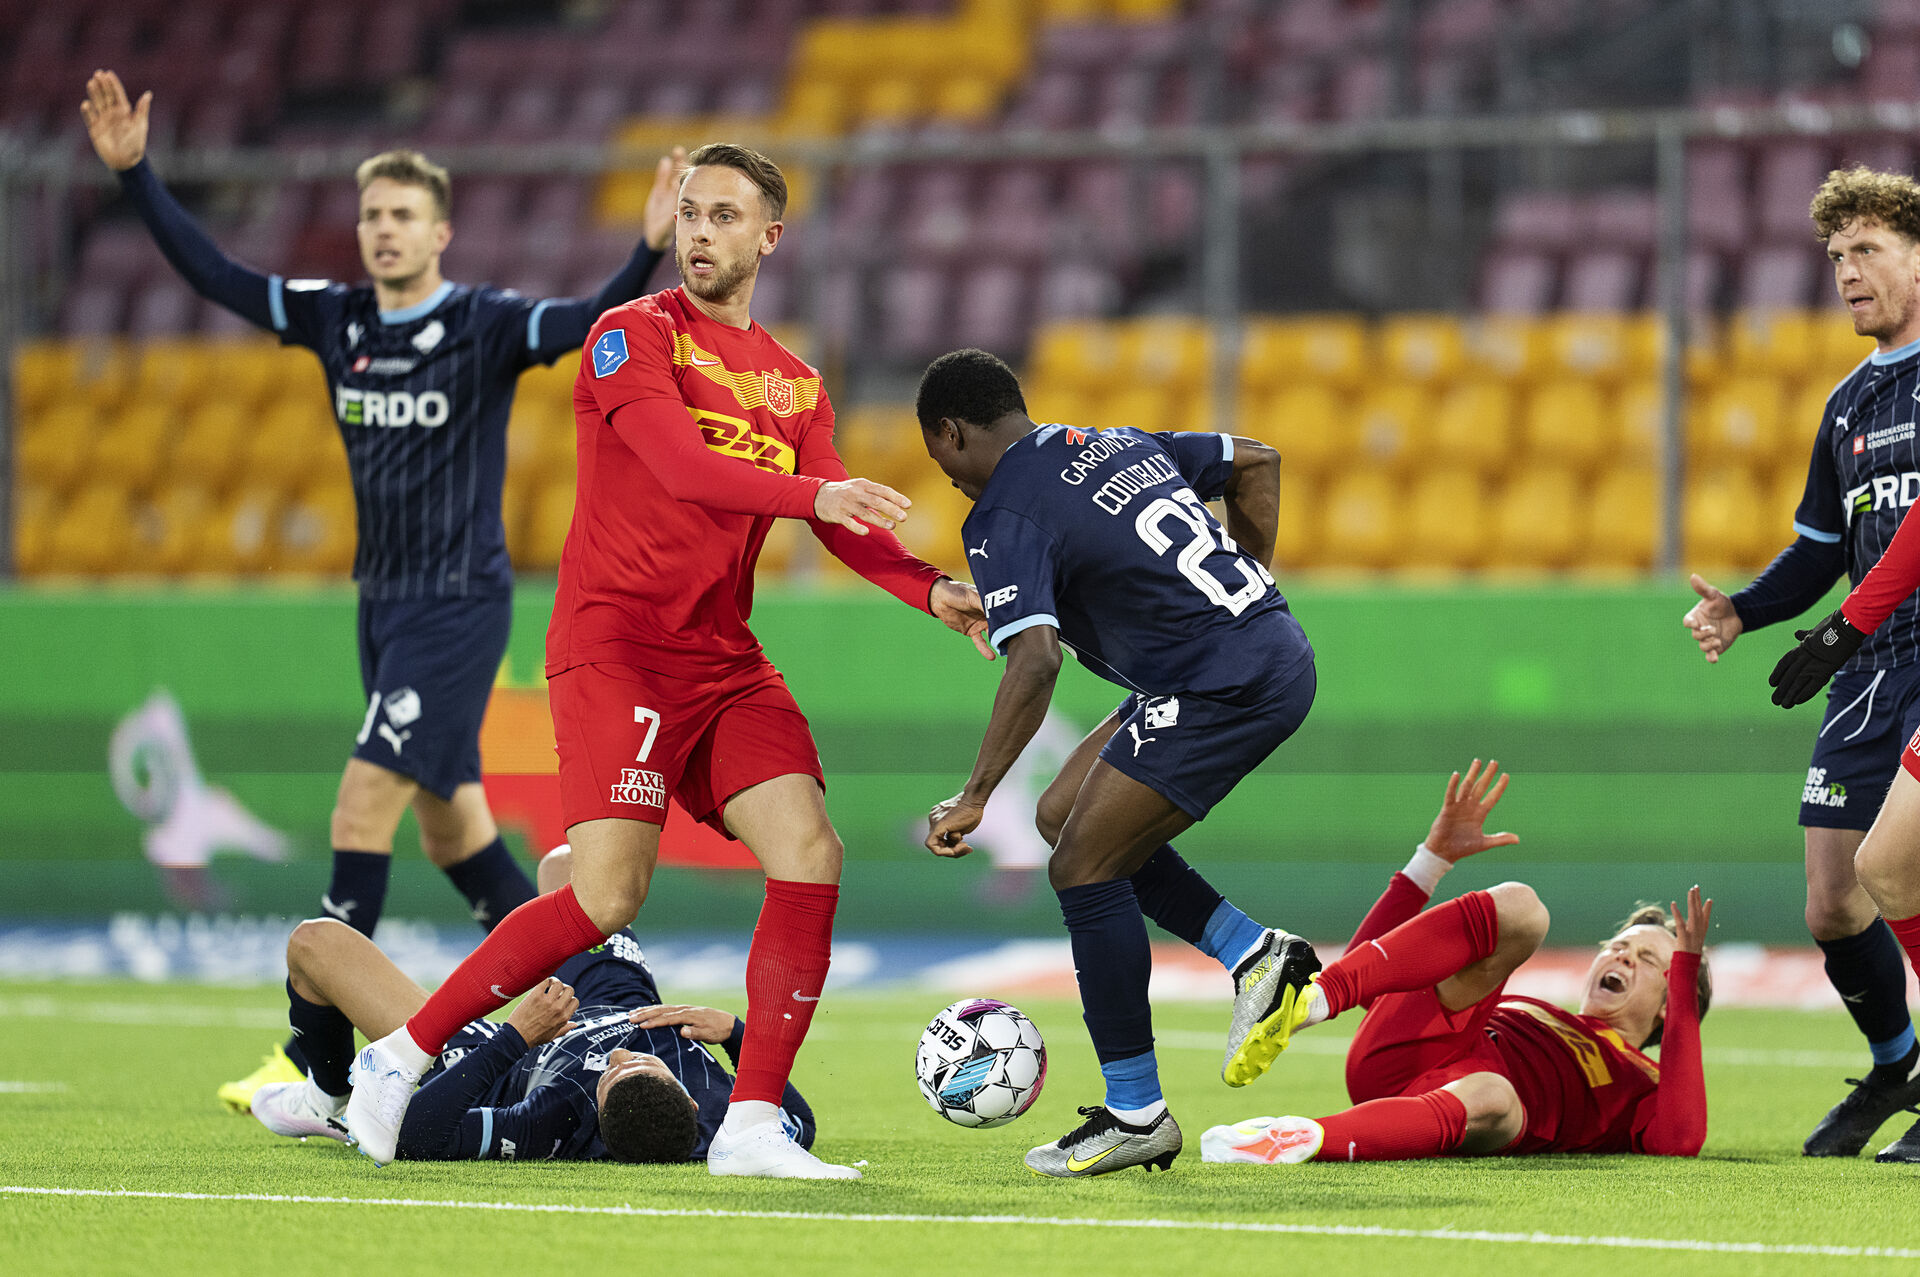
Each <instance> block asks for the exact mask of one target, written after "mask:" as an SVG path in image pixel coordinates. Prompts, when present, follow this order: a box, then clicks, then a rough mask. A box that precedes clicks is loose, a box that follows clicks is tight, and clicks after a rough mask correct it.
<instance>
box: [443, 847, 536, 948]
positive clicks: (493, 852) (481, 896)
mask: <svg viewBox="0 0 1920 1277" xmlns="http://www.w3.org/2000/svg"><path fill="white" fill-rule="evenodd" d="M447 877H448V879H449V880H451V881H452V883H453V885H454V886H455V887H457V888H459V891H460V894H461V895H463V896H465V897H466V898H467V905H468V907H469V908H471V909H472V910H473V920H474V921H475V922H477V923H479V924H480V925H481V926H482V927H484V928H486V929H487V930H488V931H492V930H493V924H494V923H496V922H498V921H500V919H502V918H504V917H506V916H507V915H508V914H510V913H512V912H513V911H514V910H515V909H518V908H519V907H520V906H521V905H523V904H525V903H527V901H529V900H531V899H533V898H534V896H535V895H537V894H538V893H537V892H536V891H535V890H534V887H533V880H532V879H530V878H528V877H527V871H526V870H524V869H522V868H521V867H520V862H519V861H517V860H515V859H514V858H513V853H512V852H510V851H508V850H507V844H506V843H505V842H504V841H503V840H502V839H500V838H495V839H494V840H493V841H492V842H490V843H488V844H487V845H486V846H484V847H482V848H481V849H480V850H479V851H477V852H475V853H474V854H473V855H471V856H469V857H467V858H466V859H465V860H463V861H461V862H460V863H459V864H457V865H452V866H450V867H448V869H447Z"/></svg>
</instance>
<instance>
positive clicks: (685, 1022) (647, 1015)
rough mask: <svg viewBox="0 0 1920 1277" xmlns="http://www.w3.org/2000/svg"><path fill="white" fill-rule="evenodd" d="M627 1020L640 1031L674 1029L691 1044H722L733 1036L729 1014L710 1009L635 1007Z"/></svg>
mask: <svg viewBox="0 0 1920 1277" xmlns="http://www.w3.org/2000/svg"><path fill="white" fill-rule="evenodd" d="M627 1020H628V1022H629V1023H631V1024H637V1025H639V1026H640V1027H641V1028H643V1029H671V1028H676V1027H677V1028H678V1029H679V1030H680V1036H681V1037H683V1038H686V1039H688V1040H689V1041H693V1042H725V1041H726V1040H727V1039H728V1038H730V1037H732V1036H733V1015H732V1013H730V1012H727V1011H716V1010H714V1009H713V1008H712V1007H689V1006H671V1007H667V1006H660V1007H635V1008H634V1009H633V1013H632V1014H631V1015H629V1016H628V1017H627Z"/></svg>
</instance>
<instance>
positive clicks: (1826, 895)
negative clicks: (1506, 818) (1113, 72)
mask: <svg viewBox="0 0 1920 1277" xmlns="http://www.w3.org/2000/svg"><path fill="white" fill-rule="evenodd" d="M1812 216H1813V229H1814V233H1815V234H1816V235H1817V236H1818V237H1819V238H1820V239H1821V240H1822V241H1824V243H1825V244H1826V248H1827V256H1828V257H1829V258H1830V259H1831V260H1832V262H1833V279H1834V284H1835V286H1836V287H1837V289H1838V290H1839V293H1840V297H1841V300H1842V301H1844V302H1845V303H1846V306H1847V310H1848V311H1849V313H1850V314H1851V315H1852V317H1853V330H1854V331H1855V332H1857V333H1859V334H1861V335H1862V336H1866V337H1872V338H1874V339H1875V343H1876V346H1877V349H1875V350H1874V352H1873V353H1872V354H1871V355H1869V356H1868V357H1867V359H1866V361H1865V362H1864V363H1862V364H1861V365H1860V366H1859V367H1858V368H1856V369H1854V370H1853V372H1852V373H1851V374H1850V375H1849V376H1848V377H1847V379H1846V380H1844V381H1842V382H1841V383H1840V384H1839V385H1838V386H1836V387H1834V390H1833V393H1832V394H1831V395H1829V396H1827V403H1826V408H1825V409H1824V410H1823V411H1822V413H1821V418H1820V429H1819V433H1818V434H1817V435H1816V436H1815V438H1814V443H1813V456H1812V460H1811V462H1810V464H1809V466H1808V469H1807V487H1806V493H1805V495H1804V496H1802V497H1801V499H1800V505H1799V508H1798V509H1797V510H1795V511H1794V516H1793V527H1794V531H1795V532H1796V533H1798V534H1799V537H1798V539H1797V540H1796V541H1795V542H1794V543H1793V544H1792V545H1790V546H1788V547H1787V548H1786V549H1785V550H1783V551H1781V553H1780V555H1779V557H1777V558H1776V559H1774V561H1773V562H1772V563H1771V564H1769V565H1768V566H1767V569H1766V571H1764V572H1762V573H1761V574H1760V575H1759V577H1757V578H1756V579H1755V580H1754V581H1753V583H1752V584H1750V585H1748V586H1747V587H1746V588H1745V589H1743V590H1741V591H1740V592H1739V593H1738V594H1735V595H1733V596H1732V597H1731V598H1729V597H1728V596H1727V595H1725V594H1722V593H1721V592H1720V591H1718V590H1716V589H1714V588H1713V587H1712V586H1710V585H1708V584H1707V583H1706V582H1705V581H1703V580H1701V579H1700V578H1699V577H1697V576H1696V577H1695V578H1694V579H1693V582H1694V589H1695V590H1696V591H1697V592H1699V594H1700V595H1701V600H1700V602H1699V603H1697V604H1695V605H1694V607H1693V608H1692V610H1691V611H1689V612H1688V613H1687V614H1686V617H1685V624H1686V625H1687V627H1688V630H1689V631H1690V632H1691V634H1692V635H1693V637H1694V639H1695V640H1696V641H1697V642H1698V643H1699V645H1700V650H1701V651H1702V652H1703V653H1705V654H1706V658H1707V660H1709V661H1718V660H1719V659H1720V655H1721V653H1723V652H1725V651H1726V650H1727V649H1728V648H1730V647H1731V646H1732V645H1733V643H1734V641H1735V640H1736V639H1738V638H1739V637H1740V635H1741V634H1742V633H1744V632H1745V631H1747V630H1751V629H1757V628H1758V627H1760V626H1762V625H1771V624H1773V623H1774V622H1775V621H1784V620H1786V619H1788V618H1789V617H1794V616H1798V615H1800V614H1801V613H1802V612H1804V611H1806V610H1807V609H1808V608H1810V607H1812V606H1813V605H1814V604H1815V603H1817V602H1819V601H1820V599H1821V598H1822V597H1823V596H1824V595H1825V594H1826V592H1827V591H1828V590H1829V589H1830V588H1832V586H1833V583H1834V582H1835V581H1836V580H1838V579H1839V578H1840V576H1841V575H1842V574H1843V573H1844V574H1846V575H1848V576H1849V577H1851V578H1852V580H1853V582H1854V583H1855V584H1858V583H1859V582H1860V581H1861V579H1862V578H1864V577H1865V576H1866V574H1867V571H1868V569H1870V568H1872V567H1873V565H1874V564H1875V563H1876V562H1877V561H1878V560H1879V558H1880V556H1881V554H1882V552H1883V551H1885V550H1886V548H1887V546H1888V543H1889V542H1891V541H1892V539H1893V536H1894V533H1895V530H1896V529H1897V528H1898V527H1899V525H1900V518H1901V514H1902V512H1903V511H1904V509H1905V508H1906V504H1907V503H1908V502H1910V501H1911V493H1912V491H1913V487H1912V485H1913V483H1914V482H1915V481H1916V480H1920V440H1916V439H1915V437H1914V433H1913V429H1912V423H1913V400H1914V396H1915V394H1916V393H1920V183H1916V182H1915V181H1914V180H1913V178H1911V177H1909V176H1907V175H1905V174H1903V173H1876V172H1874V171H1872V170H1870V169H1865V168H1854V169H1849V170H1847V171H1845V172H1836V173H1833V174H1831V175H1829V176H1828V178H1827V180H1826V182H1825V183H1824V184H1823V185H1822V186H1821V187H1820V190H1819V191H1818V192H1817V193H1816V194H1815V195H1814V197H1813V206H1812ZM1903 494H1905V495H1903ZM1818 628H1821V629H1824V628H1825V627H1824V626H1822V627H1818ZM1916 639H1920V601H1916V600H1908V601H1906V602H1903V603H1901V604H1900V606H1899V607H1898V608H1897V609H1896V610H1895V611H1894V612H1893V613H1892V614H1891V615H1890V616H1889V618H1888V623H1887V624H1884V625H1882V626H1880V627H1879V629H1878V631H1877V633H1876V634H1875V635H1874V638H1873V640H1872V641H1871V642H1869V643H1866V644H1865V645H1864V646H1860V647H1858V648H1857V650H1855V651H1852V652H1849V654H1848V655H1849V658H1850V659H1849V660H1848V661H1847V662H1846V667H1845V669H1843V670H1842V671H1841V672H1840V675H1839V677H1838V678H1836V679H1835V680H1834V683H1833V689H1832V691H1831V692H1829V693H1828V695H1827V706H1826V713H1825V715H1824V717H1823V720H1822V722H1821V724H1820V734H1819V736H1818V738H1817V739H1816V740H1815V742H1814V747H1813V758H1812V763H1811V766H1810V767H1809V768H1808V770H1807V778H1806V783H1805V786H1804V787H1803V789H1802V790H1801V799H1800V823H1801V824H1802V825H1804V826H1805V827H1806V831H1807V835H1806V843H1807V928H1808V930H1809V931H1811V932H1812V933H1813V939H1814V942H1815V943H1816V944H1818V945H1819V946H1820V951H1821V953H1822V955H1824V957H1825V959H1826V968H1827V978H1828V980H1830V981H1831V982H1832V984H1833V987H1834V991H1835V992H1837V993H1838V994H1839V995H1840V997H1841V1000H1842V1001H1843V1003H1844V1004H1845V1006H1846V1008H1847V1011H1848V1012H1849V1013H1850V1014H1851V1015H1852V1016H1853V1020H1854V1023H1855V1025H1857V1026H1858V1028H1859V1029H1860V1032H1861V1034H1862V1035H1863V1036H1864V1037H1865V1038H1866V1039H1867V1043H1868V1049H1869V1050H1870V1051H1871V1052H1872V1056H1873V1067H1872V1069H1871V1070H1869V1071H1868V1072H1867V1074H1866V1076H1865V1077H1863V1078H1849V1079H1848V1082H1849V1084H1850V1085H1852V1087H1853V1090H1852V1091H1851V1092H1850V1093H1849V1094H1848V1095H1847V1096H1846V1097H1845V1098H1844V1099H1842V1100H1841V1101H1840V1102H1839V1103H1838V1104H1836V1105H1835V1106H1834V1107H1833V1109H1832V1110H1831V1111H1830V1112H1828V1114H1827V1115H1826V1117H1824V1118H1822V1119H1821V1121H1820V1123H1819V1125H1817V1126H1816V1127H1814V1129H1813V1133H1812V1134H1810V1135H1809V1136H1807V1141H1806V1145H1805V1150H1804V1151H1805V1152H1806V1153H1807V1155H1808V1156H1810V1157H1852V1156H1854V1155H1856V1154H1857V1153H1859V1152H1860V1150H1861V1149H1862V1148H1865V1147H1866V1143H1867V1141H1868V1140H1869V1139H1871V1138H1872V1137H1873V1133H1874V1132H1875V1131H1876V1130H1878V1129H1879V1127H1880V1126H1881V1125H1882V1124H1883V1123H1885V1122H1886V1121H1887V1119H1888V1118H1890V1117H1892V1116H1893V1115H1894V1114H1895V1113H1898V1112H1901V1111H1902V1110H1905V1109H1910V1108H1913V1107H1914V1106H1915V1105H1917V1104H1920V1043H1916V1042H1915V1040H1914V1030H1913V1021H1912V1018H1911V1016H1910V1015H1909V1014H1908V1011H1907V999H1906V972H1905V971H1904V970H1903V969H1902V967H1901V965H1900V943H1899V941H1898V940H1897V939H1896V938H1895V936H1894V934H1893V932H1892V931H1890V930H1889V929H1888V927H1887V925H1886V923H1884V922H1882V921H1881V916H1880V911H1879V910H1878V909H1877V908H1876V906H1875V903H1874V899H1873V897H1872V896H1871V895H1869V894H1868V892H1867V891H1866V890H1865V889H1864V888H1863V886H1862V885H1861V883H1860V881H1859V879H1858V877H1857V875H1856V872H1855V857H1856V853H1857V852H1858V850H1859V848H1860V845H1861V839H1862V838H1864V837H1865V836H1866V831H1867V829H1868V827H1869V826H1871V825H1872V824H1873V821H1874V814H1875V813H1876V812H1878V811H1879V810H1880V805H1881V802H1882V800H1884V799H1885V797H1886V796H1887V791H1888V785H1889V784H1890V783H1891V782H1892V781H1893V779H1894V777H1895V776H1896V774H1897V773H1898V772H1899V771H1900V762H1899V760H1900V757H1901V753H1900V750H1901V746H1902V744H1903V743H1904V742H1905V741H1907V740H1908V738H1910V737H1911V736H1912V735H1913V733H1914V731H1915V730H1916V729H1920V659H1916V656H1920V643H1917V642H1916ZM1917 907H1920V906H1917ZM1887 916H1888V917H1893V916H1896V915H1893V914H1888V915H1887Z"/></svg>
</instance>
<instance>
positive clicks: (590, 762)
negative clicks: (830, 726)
mask: <svg viewBox="0 0 1920 1277" xmlns="http://www.w3.org/2000/svg"><path fill="white" fill-rule="evenodd" d="M547 699H548V701H549V703H550V704H551V705H552V707H553V736H554V744H555V746H556V747H557V748H558V750H559V754H560V808H561V813H562V816H563V817H564V819H565V820H566V823H567V824H568V825H574V824H578V823H579V822H580V821H583V820H603V819H606V818H608V817H617V818H621V819H626V820H644V821H647V822H649V823H651V824H655V825H661V824H665V823H666V819H667V799H668V798H669V797H672V798H673V799H674V800H676V801H677V802H678V803H679V804H680V806H681V807H683V808H685V809H686V812H687V814H688V815H690V816H692V817H693V818H694V819H696V820H701V821H705V822H706V823H707V824H709V825H711V826H712V827H713V828H714V829H716V830H719V831H720V832H721V833H722V834H725V833H726V832H727V831H726V826H725V824H724V822H723V820H722V811H723V809H724V808H725V807H726V803H727V799H729V798H731V797H733V795H735V794H737V793H739V792H740V791H741V790H743V789H746V788H748V787H749V786H751V785H757V784H759V783H760V782H762V781H766V780H772V779H773V778H774V777H776V776H786V775H790V774H794V773H798V774H800V775H804V776H811V777H813V778H814V779H815V780H816V781H818V782H819V783H820V786H821V788H822V789H824V788H826V778H825V777H824V776H823V775H822V774H821V770H820V751H819V750H818V749H816V748H815V747H814V744H813V733H812V732H811V731H810V730H808V727H807V719H806V715H804V714H802V713H801V712H800V707H799V706H798V705H796V704H794V700H793V693H791V692H789V691H788V690H787V684H786V680H785V679H783V678H781V677H780V671H779V670H776V669H775V668H773V666H772V665H770V664H768V663H766V662H764V661H762V662H761V663H760V664H758V665H755V666H750V667H748V668H747V669H745V670H743V671H741V672H740V673H738V674H733V675H729V676H727V677H725V678H721V679H717V680H703V681H698V682H695V681H690V680H688V679H682V678H674V677H672V676H670V675H666V674H658V673H655V672H654V671H652V670H643V669H639V668H636V667H634V666H631V665H612V664H596V665H576V666H574V667H573V668H572V669H569V670H563V671H561V672H560V673H558V674H556V675H554V676H553V677H552V678H551V679H549V680H547ZM728 836H729V837H731V836H732V835H728Z"/></svg>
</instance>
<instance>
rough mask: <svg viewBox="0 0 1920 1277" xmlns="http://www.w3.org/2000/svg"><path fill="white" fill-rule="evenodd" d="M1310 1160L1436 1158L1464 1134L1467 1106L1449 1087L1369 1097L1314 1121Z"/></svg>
mask: <svg viewBox="0 0 1920 1277" xmlns="http://www.w3.org/2000/svg"><path fill="white" fill-rule="evenodd" d="M1320 1125H1321V1127H1322V1129H1324V1130H1325V1131H1326V1133H1327V1142H1326V1143H1325V1144H1323V1145H1321V1146H1320V1155H1319V1156H1318V1157H1316V1158H1314V1159H1313V1160H1314V1161H1316V1162H1403V1161H1407V1160H1408V1159H1410V1158H1416V1157H1440V1156H1443V1155H1444V1154H1447V1153H1451V1152H1452V1151H1453V1150H1454V1149H1456V1148H1458V1147H1460V1141H1461V1140H1463V1139H1465V1138H1466V1137H1467V1106H1466V1105H1465V1104H1463V1103H1461V1102H1460V1097H1459V1096H1457V1095H1455V1094H1454V1093H1453V1092H1451V1091H1428V1092H1427V1093H1426V1094H1425V1095H1405V1096H1396V1097H1394V1098H1393V1099H1387V1100H1369V1101H1368V1102H1367V1103H1365V1104H1360V1105H1356V1106H1355V1107H1353V1108H1350V1109H1348V1110H1346V1111H1345V1112H1343V1113H1335V1114H1334V1115H1333V1116H1331V1117H1323V1118H1321V1119H1320Z"/></svg>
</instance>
